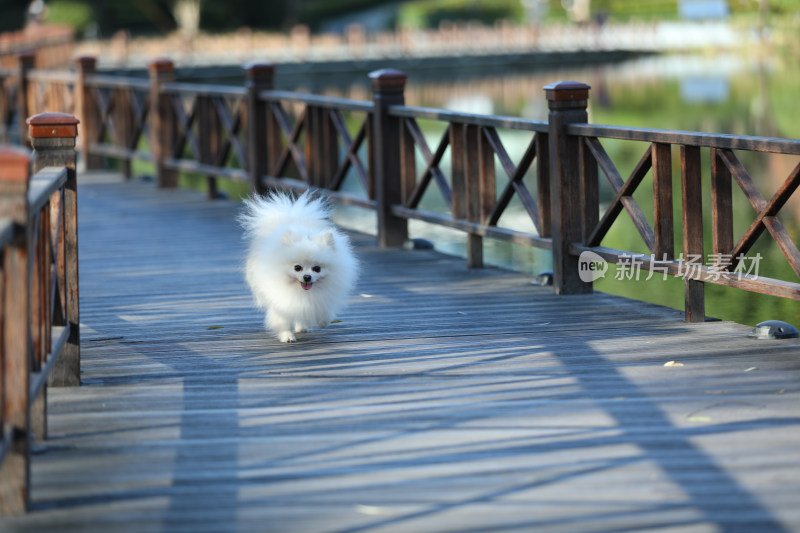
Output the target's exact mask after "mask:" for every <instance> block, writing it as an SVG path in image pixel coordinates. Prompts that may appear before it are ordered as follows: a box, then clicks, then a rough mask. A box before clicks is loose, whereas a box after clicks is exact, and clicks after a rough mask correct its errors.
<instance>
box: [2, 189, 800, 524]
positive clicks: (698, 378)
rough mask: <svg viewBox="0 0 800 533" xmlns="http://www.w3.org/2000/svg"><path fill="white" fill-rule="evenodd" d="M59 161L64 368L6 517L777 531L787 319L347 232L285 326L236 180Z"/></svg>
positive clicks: (788, 504)
mask: <svg viewBox="0 0 800 533" xmlns="http://www.w3.org/2000/svg"><path fill="white" fill-rule="evenodd" d="M82 179H83V181H82V183H81V184H80V189H81V192H82V193H83V196H82V201H81V204H80V209H81V213H80V231H81V298H82V305H81V313H82V317H81V322H82V324H83V326H82V332H83V333H82V336H83V345H82V362H83V386H82V387H80V388H70V389H66V388H56V389H50V438H51V440H50V441H48V442H47V443H44V444H45V445H44V447H43V448H42V451H43V452H44V453H41V454H37V455H35V456H34V459H33V470H32V475H33V493H32V494H33V500H32V507H33V509H32V512H31V513H29V514H28V515H27V516H24V517H15V518H10V519H5V518H4V519H3V529H4V531H5V530H8V531H10V532H17V531H19V532H21V531H26V532H38V531H42V532H45V531H57V530H64V529H66V530H72V531H98V532H100V531H112V530H113V531H115V532H116V531H122V532H128V531H131V532H133V531H143V530H164V531H193V532H197V533H206V532H209V533H210V532H213V531H220V530H225V531H242V532H246V531H258V530H264V528H265V524H269V525H268V526H266V527H267V528H268V529H269V530H276V531H281V532H287V533H293V532H301V531H315V532H320V533H328V532H331V533H332V532H341V531H380V530H385V531H503V530H508V531H514V530H519V531H581V532H601V531H624V530H628V531H641V530H646V529H662V530H675V531H678V530H680V531H698V532H709V533H711V532H715V531H723V530H726V531H737V530H739V531H744V530H753V531H765V532H773V531H775V532H778V531H794V530H798V529H800V509H798V508H797V505H796V501H795V500H796V494H797V491H798V488H800V486H798V482H797V481H796V480H797V479H800V466H798V465H800V446H798V444H800V422H798V419H797V416H796V411H797V409H796V405H797V403H798V401H799V400H800V392H798V391H797V387H796V383H797V382H798V379H800V361H798V359H797V357H796V356H795V354H796V353H797V350H798V347H800V341H798V340H789V341H775V342H757V341H752V340H749V339H747V338H746V334H747V333H748V332H749V331H750V328H749V327H747V326H743V325H737V324H733V323H729V322H709V323H703V324H686V323H684V322H683V321H682V313H681V312H679V311H675V310H672V309H667V308H663V307H659V306H655V305H650V304H643V303H641V302H635V301H632V300H626V299H623V298H618V297H614V296H610V295H607V294H602V293H594V294H588V295H579V296H556V295H554V294H553V293H552V291H551V290H550V289H548V288H544V287H538V286H534V285H531V283H530V275H524V274H517V273H512V272H507V271H503V270H499V269H491V268H488V269H482V270H468V269H466V268H465V267H464V263H463V260H461V259H458V258H451V257H447V256H444V255H442V254H439V253H436V252H434V251H422V250H419V251H413V252H411V251H404V250H398V249H379V248H378V247H377V245H376V242H375V238H374V237H370V236H365V235H362V234H358V233H352V234H351V235H352V238H353V241H354V243H355V244H356V251H357V253H358V255H359V257H360V260H361V262H362V264H363V265H364V266H365V268H364V269H363V271H362V277H361V279H360V281H359V284H358V287H357V289H356V291H355V293H354V294H353V296H352V298H351V300H350V306H349V307H348V308H347V309H346V310H345V311H344V312H343V313H342V314H341V315H340V316H339V317H338V318H339V320H341V322H337V323H334V324H331V325H330V326H329V327H328V328H326V329H324V330H314V331H311V332H309V333H307V334H306V335H305V336H303V337H302V338H301V339H300V342H298V343H296V344H293V345H284V344H281V343H279V342H277V341H276V340H274V339H272V338H271V337H270V336H268V335H267V334H265V333H264V332H263V331H262V318H261V316H260V315H259V313H257V312H256V311H255V310H254V309H252V307H251V304H250V297H249V295H248V293H247V289H246V286H245V284H244V282H243V280H242V274H241V270H240V262H241V257H242V254H243V253H244V248H245V245H246V243H244V242H242V241H241V239H240V238H239V236H240V231H239V229H238V227H237V226H236V223H235V220H234V219H235V215H236V213H237V206H236V204H235V203H233V202H207V201H206V200H205V199H204V198H203V196H202V195H201V194H199V193H195V192H189V191H181V190H173V191H168V192H165V191H159V190H157V189H155V187H154V186H153V185H151V184H147V183H142V182H137V181H131V182H121V181H119V182H111V181H110V180H107V179H106V178H101V177H100V176H97V179H96V181H92V180H93V179H94V175H85V176H82ZM119 213H125V216H119ZM131 219H134V220H139V221H145V220H146V221H149V223H147V224H145V223H142V224H130V223H129V221H130V220H131ZM145 234H146V236H147V238H146V239H145V238H143V236H144V235H145ZM198 258H202V260H198ZM669 361H676V362H678V363H680V364H682V365H683V366H671V367H665V366H664V364H665V363H667V362H669Z"/></svg>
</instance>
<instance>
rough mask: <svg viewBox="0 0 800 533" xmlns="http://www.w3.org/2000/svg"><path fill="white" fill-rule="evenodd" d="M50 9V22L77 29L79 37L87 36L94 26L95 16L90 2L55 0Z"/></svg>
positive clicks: (48, 15) (86, 0) (49, 6)
mask: <svg viewBox="0 0 800 533" xmlns="http://www.w3.org/2000/svg"><path fill="white" fill-rule="evenodd" d="M48 8H49V11H48V13H47V20H48V21H50V22H55V23H59V24H68V25H70V26H72V27H73V28H75V32H76V33H77V34H78V35H83V34H85V33H86V31H87V30H88V29H90V28H91V25H92V24H94V14H93V13H92V6H91V5H89V2H88V0H54V1H53V2H50V3H49V4H48Z"/></svg>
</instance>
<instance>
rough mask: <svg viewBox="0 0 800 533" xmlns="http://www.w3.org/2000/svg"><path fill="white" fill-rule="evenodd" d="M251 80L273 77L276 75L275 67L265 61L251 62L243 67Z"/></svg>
mask: <svg viewBox="0 0 800 533" xmlns="http://www.w3.org/2000/svg"><path fill="white" fill-rule="evenodd" d="M242 68H243V69H244V70H245V72H246V73H247V76H248V77H249V78H263V77H272V75H273V74H275V65H273V64H272V63H264V62H263V61H250V62H249V63H245V65H244V66H243V67H242Z"/></svg>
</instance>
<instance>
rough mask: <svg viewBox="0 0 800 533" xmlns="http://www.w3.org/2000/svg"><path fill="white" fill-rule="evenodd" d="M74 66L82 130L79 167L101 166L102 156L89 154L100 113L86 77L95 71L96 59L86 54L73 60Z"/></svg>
mask: <svg viewBox="0 0 800 533" xmlns="http://www.w3.org/2000/svg"><path fill="white" fill-rule="evenodd" d="M75 68H76V77H75V92H74V94H75V110H76V113H77V114H78V119H80V122H81V130H82V131H81V135H80V136H78V143H79V145H78V146H79V151H80V154H81V169H82V170H87V169H94V168H102V166H103V158H102V157H100V156H97V155H90V149H91V148H90V147H91V144H92V142H93V141H95V140H97V132H98V130H99V129H100V113H99V112H98V110H97V106H96V105H95V102H94V100H93V98H92V89H91V88H90V87H88V86H87V84H86V78H88V77H89V76H91V75H93V74H95V73H96V72H97V59H95V58H94V57H88V56H85V57H79V58H77V59H76V60H75Z"/></svg>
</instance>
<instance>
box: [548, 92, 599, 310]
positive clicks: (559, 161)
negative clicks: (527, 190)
mask: <svg viewBox="0 0 800 533" xmlns="http://www.w3.org/2000/svg"><path fill="white" fill-rule="evenodd" d="M589 89H590V87H589V86H588V85H586V84H585V83H580V82H575V81H560V82H557V83H552V84H550V85H547V86H545V88H544V90H545V94H546V96H547V105H548V107H549V109H550V114H549V118H548V120H549V132H548V137H549V144H550V146H549V151H550V154H549V158H550V201H551V204H550V205H551V214H552V221H553V222H552V228H551V231H552V235H553V289H554V290H555V292H556V294H582V293H589V292H592V284H591V283H584V282H583V281H581V279H580V277H579V270H578V257H577V256H574V255H571V254H570V253H569V246H570V244H571V243H573V242H579V241H581V240H582V234H583V219H584V217H585V215H586V214H585V213H581V211H580V209H576V206H579V205H581V201H580V200H581V185H580V180H581V175H580V159H579V154H580V153H581V152H580V139H578V138H577V137H574V136H571V135H567V134H566V126H567V125H568V124H571V123H585V122H587V121H588V114H587V112H586V106H587V103H588V100H589Z"/></svg>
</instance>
